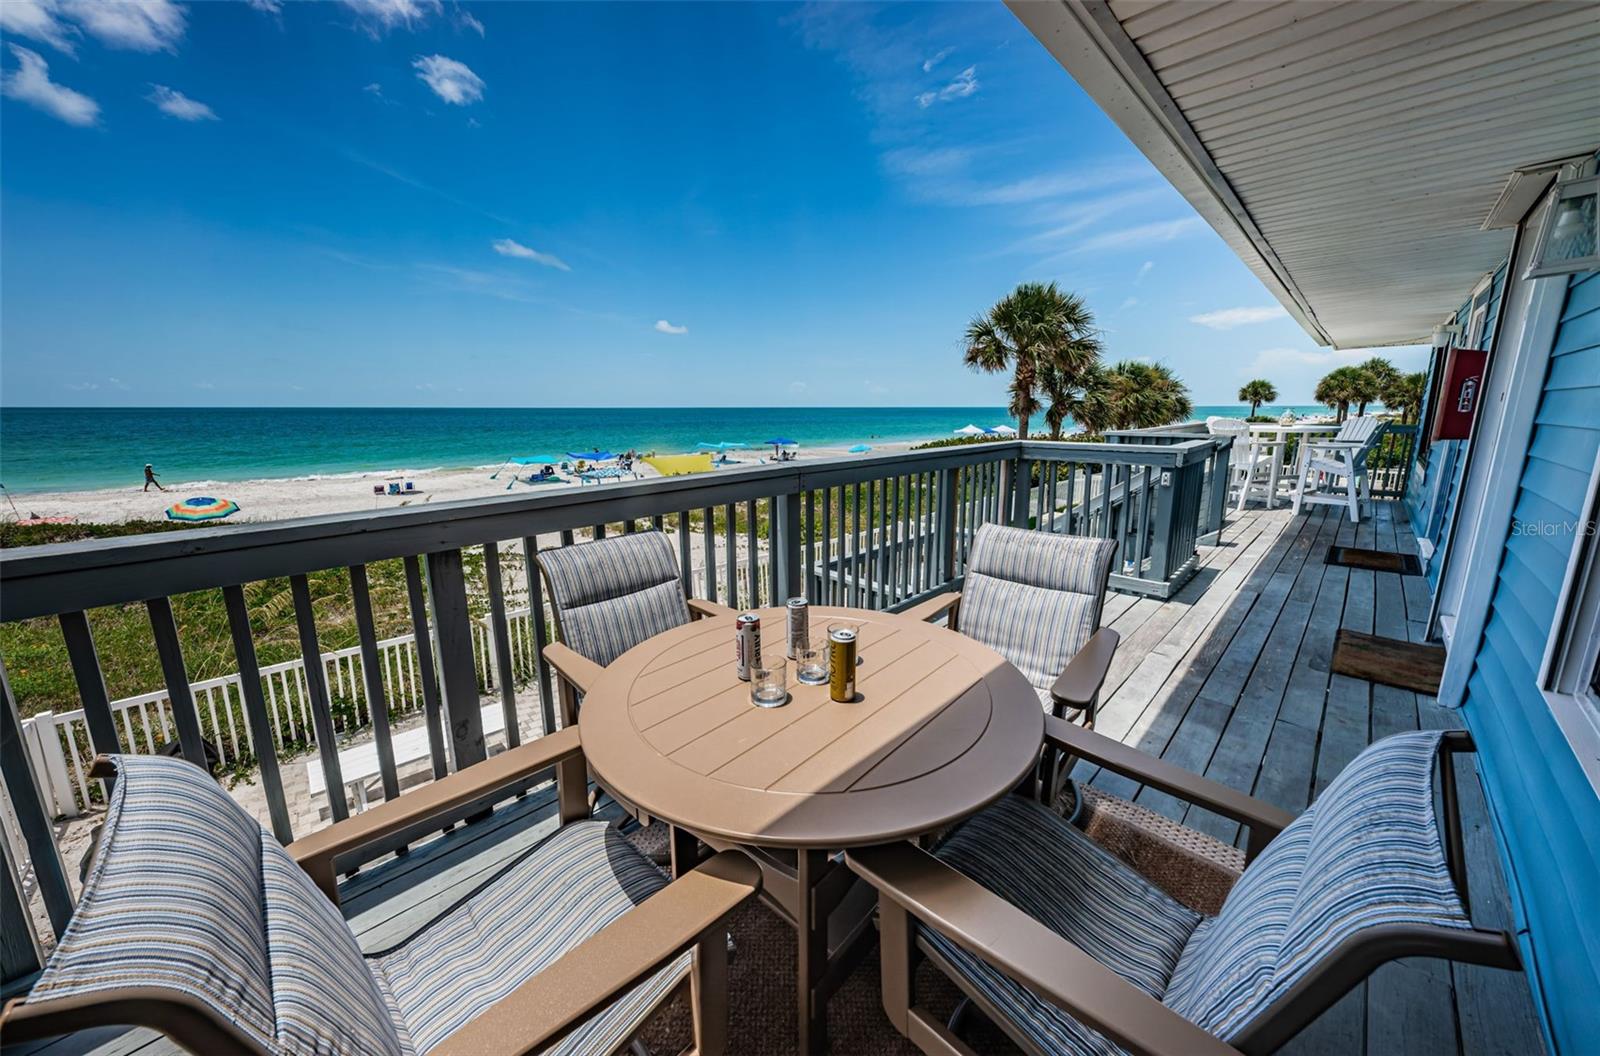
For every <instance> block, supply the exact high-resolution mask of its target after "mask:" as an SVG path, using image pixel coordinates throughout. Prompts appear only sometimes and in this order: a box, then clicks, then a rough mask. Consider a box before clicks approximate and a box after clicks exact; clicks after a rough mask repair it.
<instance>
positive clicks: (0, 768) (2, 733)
mask: <svg viewBox="0 0 1600 1056" xmlns="http://www.w3.org/2000/svg"><path fill="white" fill-rule="evenodd" d="M0 696H4V698H5V700H4V703H3V708H0V723H3V725H0V775H3V776H4V778H5V786H6V791H7V793H9V795H10V797H11V805H12V807H13V808H14V809H15V810H16V814H17V823H18V825H19V827H20V828H21V829H22V839H23V842H24V843H26V844H27V845H28V857H29V859H31V860H32V862H33V875H34V880H35V882H36V883H37V884H38V885H39V894H40V895H41V896H42V897H43V899H44V908H45V912H46V913H47V914H49V916H50V926H51V927H52V928H54V929H55V932H56V935H57V936H59V935H60V934H61V933H62V932H64V931H66V930H67V922H68V921H70V920H71V919H72V888H70V887H68V886H67V871H66V869H65V868H64V867H63V866H62V864H61V851H60V850H59V849H58V848H57V847H56V841H55V834H54V832H53V831H52V829H51V825H50V815H49V814H48V813H47V812H46V811H45V807H44V800H43V799H42V798H41V797H40V795H39V786H38V785H37V784H35V783H34V779H33V768H32V767H31V766H30V765H29V764H28V754H27V750H26V749H25V748H24V747H23V746H22V738H23V736H24V735H23V732H22V717H21V715H19V714H18V712H17V698H16V697H14V696H12V694H11V676H9V675H7V674H6V665H5V662H4V661H0ZM51 736H55V735H54V734H53V733H52V734H51ZM18 894H19V895H20V892H18Z"/></svg>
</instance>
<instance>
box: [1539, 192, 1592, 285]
mask: <svg viewBox="0 0 1600 1056" xmlns="http://www.w3.org/2000/svg"><path fill="white" fill-rule="evenodd" d="M1597 190H1600V178H1597V177H1594V176H1583V177H1579V178H1578V179H1575V180H1562V181H1561V182H1560V183H1558V184H1556V190H1555V201H1554V202H1553V203H1552V204H1551V207H1550V222H1549V223H1547V224H1545V225H1544V230H1543V231H1541V232H1540V233H1539V245H1538V248H1536V249H1535V250H1534V252H1533V263H1532V264H1531V265H1529V267H1528V278H1530V279H1532V278H1538V277H1539V276H1542V275H1566V274H1569V273H1571V272H1574V271H1593V270H1594V269H1596V268H1600V243H1597V241H1596V238H1597V236H1596V232H1595V195H1596V192H1597Z"/></svg>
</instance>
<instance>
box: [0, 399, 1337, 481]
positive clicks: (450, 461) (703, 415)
mask: <svg viewBox="0 0 1600 1056" xmlns="http://www.w3.org/2000/svg"><path fill="white" fill-rule="evenodd" d="M1283 409H1284V408H1283V407H1281V406H1278V407H1270V408H1268V407H1263V408H1262V412H1263V413H1269V414H1277V413H1281V411H1282V410H1283ZM1246 411H1247V409H1246V408H1245V407H1242V406H1238V405H1232V406H1218V407H1196V408H1195V414H1196V416H1198V417H1202V418H1203V417H1205V416H1206V415H1212V414H1215V415H1222V416H1226V417H1243V416H1244V415H1245V414H1246ZM1294 411H1295V413H1297V414H1314V413H1322V412H1324V411H1325V408H1321V407H1302V406H1297V407H1295V408H1294ZM1007 422H1010V418H1009V416H1008V415H1007V413H1006V411H1005V409H1004V408H1001V407H781V408H780V407H622V408H618V407H610V408H605V407H489V408H481V409H479V408H470V409H469V408H461V409H458V408H440V407H429V408H370V407H327V408H324V407H315V408H310V407H172V408H143V407H140V408H134V407H125V408H123V407H118V408H81V407H48V408H46V407H5V408H0V484H3V485H4V486H5V488H6V490H8V491H13V492H18V493H26V492H45V491H80V490H87V489H92V488H108V487H126V486H128V485H137V484H139V483H141V482H142V480H143V469H144V464H145V463H146V462H149V463H152V464H153V465H154V466H155V471H156V473H157V474H158V475H159V476H160V477H161V480H162V482H163V483H165V484H167V485H168V486H169V487H171V486H180V487H181V486H182V485H185V484H190V483H210V482H219V481H244V480H259V479H267V478H284V477H324V476H334V475H339V474H359V473H370V472H373V471H382V470H393V471H396V472H403V471H408V470H409V471H411V472H418V471H422V470H429V469H453V468H469V467H474V466H494V465H499V464H500V463H502V462H504V461H505V460H506V459H507V458H511V457H515V456H528V455H546V454H556V455H559V454H562V453H564V452H567V451H586V450H591V449H595V448H599V449H601V450H609V451H626V450H628V449H629V448H633V449H635V450H638V451H660V452H664V453H665V452H679V451H689V450H692V449H693V448H694V447H695V446H696V445H697V444H700V443H719V442H727V441H733V442H739V443H745V444H748V445H750V446H751V447H753V448H759V447H760V446H762V441H764V440H768V439H773V438H784V439H789V440H794V441H795V442H797V443H799V444H801V445H802V446H810V447H817V446H842V445H852V444H863V443H864V444H871V443H874V442H878V441H883V442H892V441H915V440H929V439H935V438H938V437H945V436H949V435H951V434H952V433H953V432H954V431H955V430H956V429H959V428H961V427H962V426H965V425H968V424H969V423H970V424H974V425H978V426H984V427H989V426H994V425H999V424H1002V423H1007ZM1012 424H1015V423H1012ZM1030 425H1031V427H1033V428H1039V427H1040V426H1042V425H1043V423H1042V422H1039V421H1036V422H1035V423H1030Z"/></svg>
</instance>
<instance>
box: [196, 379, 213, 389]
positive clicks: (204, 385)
mask: <svg viewBox="0 0 1600 1056" xmlns="http://www.w3.org/2000/svg"><path fill="white" fill-rule="evenodd" d="M194 387H195V388H197V389H214V388H216V387H217V384H216V382H214V381H197V382H195V383H194Z"/></svg>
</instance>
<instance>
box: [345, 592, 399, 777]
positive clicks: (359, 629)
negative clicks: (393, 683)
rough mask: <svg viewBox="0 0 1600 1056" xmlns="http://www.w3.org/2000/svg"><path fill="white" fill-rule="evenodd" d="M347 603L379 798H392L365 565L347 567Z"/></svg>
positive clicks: (384, 703)
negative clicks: (358, 650)
mask: <svg viewBox="0 0 1600 1056" xmlns="http://www.w3.org/2000/svg"><path fill="white" fill-rule="evenodd" d="M350 603H351V607H352V608H353V609H355V615H356V636H357V637H358V638H359V639H360V642H361V675H362V678H363V679H364V685H365V688H366V693H367V714H368V716H370V718H371V719H372V735H373V740H374V742H375V743H376V745H377V749H378V776H379V778H380V779H381V780H382V782H383V798H384V799H386V800H389V799H394V798H396V797H398V796H399V795H400V774H399V772H398V771H397V770H396V767H395V759H394V742H393V740H392V739H391V738H390V736H389V701H388V697H387V696H386V695H385V694H384V690H383V669H382V667H381V666H380V665H381V663H382V661H381V660H380V659H379V657H378V630H377V627H376V626H374V624H373V620H372V590H371V587H370V586H369V585H368V582H367V566H366V565H351V566H350Z"/></svg>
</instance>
